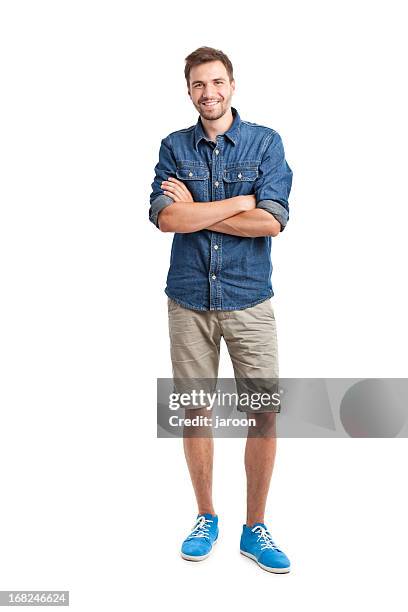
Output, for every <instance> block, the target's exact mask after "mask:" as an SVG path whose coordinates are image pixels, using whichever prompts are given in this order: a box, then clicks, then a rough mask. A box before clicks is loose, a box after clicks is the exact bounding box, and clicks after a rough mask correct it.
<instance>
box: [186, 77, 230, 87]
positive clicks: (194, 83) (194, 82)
mask: <svg viewBox="0 0 408 612" xmlns="http://www.w3.org/2000/svg"><path fill="white" fill-rule="evenodd" d="M212 80H213V81H225V79H224V77H217V78H216V79H212ZM197 83H204V81H193V82H192V83H191V84H192V85H196V84H197Z"/></svg>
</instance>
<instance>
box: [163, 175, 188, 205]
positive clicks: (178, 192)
mask: <svg viewBox="0 0 408 612" xmlns="http://www.w3.org/2000/svg"><path fill="white" fill-rule="evenodd" d="M161 188H162V189H163V190H164V193H165V195H167V196H170V197H171V198H172V199H173V201H174V202H194V200H193V196H192V195H191V193H190V192H189V190H188V189H187V187H186V186H185V184H184V183H183V182H182V181H179V180H177V179H176V178H173V177H172V176H170V177H169V179H168V180H167V181H163V182H162V184H161Z"/></svg>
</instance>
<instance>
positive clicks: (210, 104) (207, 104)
mask: <svg viewBox="0 0 408 612" xmlns="http://www.w3.org/2000/svg"><path fill="white" fill-rule="evenodd" d="M202 104H203V105H204V106H215V104H218V100H214V101H213V102H202Z"/></svg>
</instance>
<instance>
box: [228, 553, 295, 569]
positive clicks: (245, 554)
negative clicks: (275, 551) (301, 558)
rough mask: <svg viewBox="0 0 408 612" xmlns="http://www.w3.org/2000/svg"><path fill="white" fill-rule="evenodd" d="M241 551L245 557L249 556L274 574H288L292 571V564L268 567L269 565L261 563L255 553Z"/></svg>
mask: <svg viewBox="0 0 408 612" xmlns="http://www.w3.org/2000/svg"><path fill="white" fill-rule="evenodd" d="M240 553H241V555H244V556H245V557H248V558H249V559H252V560H253V561H255V563H257V564H258V565H259V567H262V569H264V570H265V571H267V572H272V573H273V574H287V573H288V572H290V566H289V567H268V566H267V565H263V564H262V563H259V561H258V559H257V558H256V557H255V556H254V555H251V553H248V552H245V550H240Z"/></svg>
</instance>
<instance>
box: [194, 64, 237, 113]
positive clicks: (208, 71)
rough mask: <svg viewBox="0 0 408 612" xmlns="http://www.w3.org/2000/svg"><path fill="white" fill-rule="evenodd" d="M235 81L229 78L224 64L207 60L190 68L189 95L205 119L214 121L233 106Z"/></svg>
mask: <svg viewBox="0 0 408 612" xmlns="http://www.w3.org/2000/svg"><path fill="white" fill-rule="evenodd" d="M234 90H235V81H231V82H230V80H229V76H228V73H227V70H226V68H225V66H224V64H223V63H222V62H220V61H218V60H217V61H216V62H206V63H205V64H200V65H199V66H194V67H193V68H192V69H191V70H190V88H189V92H188V94H189V96H190V98H191V101H192V103H193V104H194V106H195V107H196V109H197V110H198V112H199V113H200V115H201V117H203V119H207V120H209V121H214V120H216V119H219V118H220V117H222V116H223V115H224V114H225V113H226V112H227V111H228V110H229V108H230V106H231V99H232V95H233V93H234Z"/></svg>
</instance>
